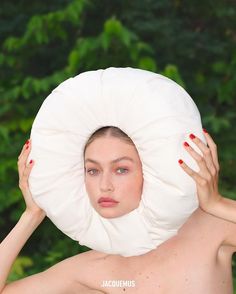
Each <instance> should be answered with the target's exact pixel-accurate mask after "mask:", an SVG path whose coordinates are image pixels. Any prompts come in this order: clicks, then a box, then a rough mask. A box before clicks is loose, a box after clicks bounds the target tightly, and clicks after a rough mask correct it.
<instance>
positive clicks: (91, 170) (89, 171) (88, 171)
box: [87, 168, 97, 176]
mask: <svg viewBox="0 0 236 294" xmlns="http://www.w3.org/2000/svg"><path fill="white" fill-rule="evenodd" d="M94 171H95V172H94ZM96 171H97V170H96V169H94V168H93V169H89V170H87V173H88V174H90V175H91V176H93V175H94V174H95V173H96ZM91 172H92V173H91Z"/></svg>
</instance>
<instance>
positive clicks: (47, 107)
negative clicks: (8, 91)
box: [28, 67, 205, 256]
mask: <svg viewBox="0 0 236 294" xmlns="http://www.w3.org/2000/svg"><path fill="white" fill-rule="evenodd" d="M103 126H116V127H119V128H120V129H121V130H123V131H124V132H125V133H126V134H127V135H128V136H130V137H131V139H132V140H133V142H134V143H135V145H136V148H137V150H138V152H139V156H140V159H141V162H142V166H143V176H144V184H143V194H142V199H141V201H140V205H139V207H138V208H137V209H135V210H133V211H132V212H130V213H129V214H126V215H124V216H121V217H118V218H113V219H106V218H103V217H102V216H100V215H99V214H98V213H97V212H96V211H95V210H94V208H93V207H92V206H91V204H90V201H89V197H88V194H87V192H86V189H85V184H84V165H83V148H84V145H85V143H86V141H87V139H88V138H89V137H90V135H91V134H92V133H93V132H94V131H95V130H97V129H99V128H101V127H103ZM190 133H194V134H195V135H197V136H199V137H200V138H201V139H202V140H203V141H204V142H205V140H204V137H203V135H202V125H201V118H200V115H199V112H198V109H197V107H196V105H195V104H194V102H193V100H192V99H191V97H190V96H189V95H188V94H187V92H186V91H185V90H184V89H183V88H182V87H180V86H179V85H178V84H176V83H175V82H174V81H172V80H170V79H168V78H166V77H164V76H162V75H159V74H156V73H153V72H149V71H146V70H141V69H136V68H130V67H126V68H114V67H110V68H107V69H99V70H94V71H88V72H84V73H81V74H79V75H77V76H75V77H74V78H69V79H68V80H66V81H64V82H63V83H61V84H60V85H59V86H58V87H57V88H55V89H54V90H53V91H52V93H51V94H50V95H49V96H48V97H47V98H46V99H45V100H44V102H43V104H42V106H41V108H40V109H39V111H38V114H37V116H36V118H35V120H34V123H33V126H32V130H31V139H32V150H31V154H30V156H29V158H28V161H29V160H30V159H34V160H35V165H34V167H33V169H32V171H31V175H30V178H29V185H30V190H31V192H32V195H33V198H34V199H35V201H36V203H37V204H38V205H39V206H40V207H42V208H43V209H44V210H45V212H46V214H47V216H48V217H49V218H50V219H51V220H52V222H53V223H54V224H55V225H56V226H57V227H58V228H59V229H60V230H61V231H62V232H64V233H65V234H66V235H68V236H69V237H71V238H72V239H74V240H78V241H79V243H80V244H81V245H86V246H88V247H90V248H92V249H95V250H98V251H101V252H105V253H110V254H120V255H123V256H132V255H140V254H144V253H146V252H148V251H150V250H152V249H154V248H156V246H158V245H159V244H161V243H162V242H164V241H165V240H167V239H169V238H170V237H172V236H174V235H176V233H177V231H178V229H179V228H180V227H181V226H182V224H183V223H184V222H185V221H186V219H187V218H188V217H189V216H190V215H191V214H192V212H193V211H194V210H195V209H196V208H197V207H198V199H197V195H196V187H195V183H194V181H193V180H192V179H191V178H190V177H189V176H188V175H187V174H185V172H184V171H183V170H182V169H181V167H180V166H179V164H178V159H180V158H182V159H183V160H185V161H186V162H187V163H188V164H189V165H190V166H191V167H192V168H193V169H195V170H198V167H197V165H196V163H195V161H194V160H193V159H192V158H191V156H190V155H189V154H188V153H187V152H186V150H185V149H184V147H183V142H184V141H188V143H189V144H190V145H192V146H193V147H194V148H195V149H196V147H195V146H194V144H193V143H192V142H191V140H190V139H189V134H190Z"/></svg>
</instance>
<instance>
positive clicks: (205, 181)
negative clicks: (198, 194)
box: [200, 179, 207, 187]
mask: <svg viewBox="0 0 236 294" xmlns="http://www.w3.org/2000/svg"><path fill="white" fill-rule="evenodd" d="M200 185H201V186H202V187H204V186H206V185H207V180H206V179H201V180H200Z"/></svg>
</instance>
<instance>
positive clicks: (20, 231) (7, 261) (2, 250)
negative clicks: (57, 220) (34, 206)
mask: <svg viewBox="0 0 236 294" xmlns="http://www.w3.org/2000/svg"><path fill="white" fill-rule="evenodd" d="M43 218H44V216H43V215H42V214H39V213H38V214H33V213H31V212H29V211H25V212H24V213H23V214H22V215H21V217H20V219H19V221H18V223H17V224H16V225H15V227H14V228H13V229H12V230H11V232H10V233H9V234H8V235H7V237H6V238H5V239H4V240H3V241H2V242H1V244H0V293H5V291H4V287H5V286H6V280H7V277H8V275H9V273H10V270H11V267H12V264H13V263H14V261H15V259H16V257H17V255H18V254H19V252H20V250H21V249H22V247H23V246H24V244H25V243H26V241H27V240H28V238H29V237H30V236H31V234H32V233H33V232H34V230H35V229H36V228H37V227H38V225H39V224H40V223H41V222H42V220H43Z"/></svg>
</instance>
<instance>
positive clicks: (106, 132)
mask: <svg viewBox="0 0 236 294" xmlns="http://www.w3.org/2000/svg"><path fill="white" fill-rule="evenodd" d="M101 137H116V138H119V139H121V140H123V141H125V142H126V143H127V144H130V145H134V146H135V144H134V142H133V141H132V140H131V138H130V137H129V136H128V135H127V134H126V133H124V132H123V131H122V130H121V129H119V128H118V127H114V126H106V127H102V128H100V129H98V130H96V131H95V132H94V133H93V134H92V135H91V136H90V137H89V139H88V141H87V143H86V144H85V147H84V155H85V151H86V148H87V147H88V145H89V144H91V143H92V142H93V141H94V140H95V139H97V138H101Z"/></svg>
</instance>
